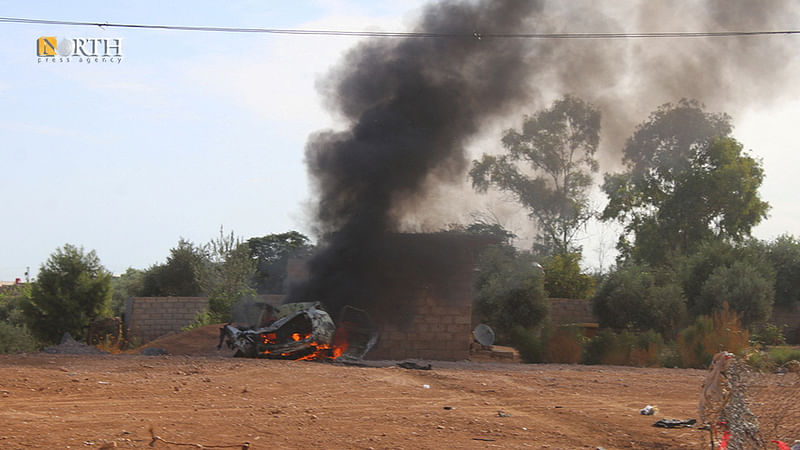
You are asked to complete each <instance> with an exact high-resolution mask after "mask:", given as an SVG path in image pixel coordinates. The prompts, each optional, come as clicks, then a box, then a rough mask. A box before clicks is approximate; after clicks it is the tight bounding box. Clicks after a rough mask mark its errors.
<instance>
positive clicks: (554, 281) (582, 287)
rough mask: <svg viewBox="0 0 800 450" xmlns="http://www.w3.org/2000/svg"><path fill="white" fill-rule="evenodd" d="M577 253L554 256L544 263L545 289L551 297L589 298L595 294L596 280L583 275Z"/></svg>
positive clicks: (579, 257)
mask: <svg viewBox="0 0 800 450" xmlns="http://www.w3.org/2000/svg"><path fill="white" fill-rule="evenodd" d="M580 259H581V256H580V255H579V254H577V253H565V254H559V255H554V256H551V257H549V258H547V259H546V260H545V261H544V289H545V291H547V294H548V295H549V296H550V297H556V298H589V297H591V296H592V295H593V294H594V287H595V279H594V278H593V277H592V276H591V275H587V274H584V273H581V267H580V265H578V262H579V261H580Z"/></svg>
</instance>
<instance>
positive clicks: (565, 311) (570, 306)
mask: <svg viewBox="0 0 800 450" xmlns="http://www.w3.org/2000/svg"><path fill="white" fill-rule="evenodd" d="M550 320H551V321H552V322H553V324H554V325H563V324H567V323H595V322H597V318H596V317H594V314H592V302H591V301H590V300H582V299H574V298H551V299H550Z"/></svg>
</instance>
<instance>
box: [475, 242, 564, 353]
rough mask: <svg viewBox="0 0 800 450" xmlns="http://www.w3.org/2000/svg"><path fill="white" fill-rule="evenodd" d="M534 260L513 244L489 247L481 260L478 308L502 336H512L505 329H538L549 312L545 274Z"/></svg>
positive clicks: (501, 338)
mask: <svg viewBox="0 0 800 450" xmlns="http://www.w3.org/2000/svg"><path fill="white" fill-rule="evenodd" d="M534 263H535V261H534V260H533V258H532V257H531V256H530V255H529V254H526V253H520V252H517V251H516V250H515V249H514V248H513V247H509V246H493V247H489V248H488V249H487V250H486V251H485V252H484V253H483V254H482V255H481V257H480V258H479V260H478V271H477V274H476V277H475V278H476V279H475V287H476V291H477V292H476V296H475V309H476V312H477V313H478V314H479V315H481V316H483V317H484V318H485V320H486V322H487V323H488V324H489V325H491V326H492V327H493V328H494V329H495V330H498V335H499V336H498V338H499V339H500V340H504V339H508V337H509V336H508V332H505V333H504V332H503V331H502V330H512V329H513V328H515V327H517V326H518V327H521V328H522V329H525V330H534V329H535V328H536V327H537V326H538V325H540V324H541V323H543V322H544V321H545V320H546V319H547V317H548V315H549V312H550V302H549V300H548V299H547V296H546V295H545V292H544V284H543V280H542V278H543V277H542V274H541V273H540V271H539V270H538V268H536V266H535V265H534ZM504 334H505V336H504ZM511 340H513V339H511Z"/></svg>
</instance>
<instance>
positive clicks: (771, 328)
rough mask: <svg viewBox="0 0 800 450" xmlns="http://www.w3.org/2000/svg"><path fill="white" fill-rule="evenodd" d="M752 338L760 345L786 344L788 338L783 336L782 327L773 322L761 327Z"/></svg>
mask: <svg viewBox="0 0 800 450" xmlns="http://www.w3.org/2000/svg"><path fill="white" fill-rule="evenodd" d="M751 340H752V341H753V342H756V343H758V344H760V345H785V344H786V338H785V337H784V336H783V330H782V329H781V327H779V326H777V325H774V324H771V323H767V324H764V325H763V326H762V327H761V329H759V330H758V333H756V334H754V335H753V336H752V337H751Z"/></svg>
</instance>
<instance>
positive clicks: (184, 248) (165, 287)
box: [139, 238, 208, 297]
mask: <svg viewBox="0 0 800 450" xmlns="http://www.w3.org/2000/svg"><path fill="white" fill-rule="evenodd" d="M207 262H208V257H207V255H206V252H205V250H204V249H203V247H201V246H196V245H194V244H193V243H192V242H190V241H187V240H185V239H183V238H180V240H179V241H178V246H177V247H175V248H173V249H171V250H170V255H169V256H168V257H167V262H166V263H165V264H158V265H154V266H152V267H150V268H149V269H147V270H146V271H145V274H144V279H143V280H142V290H141V291H140V293H139V295H141V296H143V297H168V296H174V297H194V296H198V295H201V294H202V293H203V289H202V286H201V285H200V277H201V272H202V270H203V268H204V267H205V265H206V264H207Z"/></svg>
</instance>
